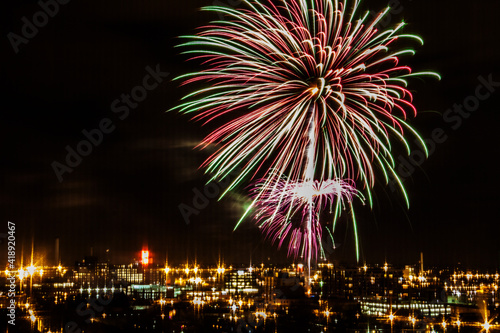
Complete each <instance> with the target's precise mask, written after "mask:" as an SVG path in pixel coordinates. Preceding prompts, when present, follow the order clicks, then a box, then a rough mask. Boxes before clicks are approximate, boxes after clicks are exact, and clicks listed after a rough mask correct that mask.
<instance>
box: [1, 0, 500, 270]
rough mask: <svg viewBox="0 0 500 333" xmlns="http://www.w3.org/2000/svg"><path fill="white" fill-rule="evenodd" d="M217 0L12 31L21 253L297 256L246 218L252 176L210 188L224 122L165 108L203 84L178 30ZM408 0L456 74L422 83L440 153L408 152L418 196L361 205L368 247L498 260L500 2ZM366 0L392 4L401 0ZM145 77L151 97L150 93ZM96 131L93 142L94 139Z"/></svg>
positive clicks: (76, 9) (15, 19)
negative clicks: (227, 191)
mask: <svg viewBox="0 0 500 333" xmlns="http://www.w3.org/2000/svg"><path fill="white" fill-rule="evenodd" d="M221 1H222V2H224V1H223V0H221ZM227 3H228V4H230V3H229V1H228V2H227ZM231 3H234V1H233V2H231ZM462 3H463V4H465V2H462ZM207 4H212V1H201V0H200V1H185V2H183V3H182V4H178V3H163V4H160V3H151V4H148V5H141V6H137V7H125V6H120V4H119V3H118V2H109V3H106V4H105V5H99V6H98V5H97V3H96V4H95V6H98V8H99V9H98V10H95V8H94V7H93V4H91V3H87V4H78V3H70V4H67V5H64V6H62V5H61V6H60V8H59V12H58V13H57V15H55V16H54V17H53V18H51V19H50V21H49V22H48V23H47V24H46V25H44V26H43V27H39V29H38V30H39V31H38V33H37V34H36V35H35V36H33V37H32V38H30V39H29V42H28V43H22V44H19V47H18V52H15V49H13V46H12V43H11V42H10V41H9V39H8V38H5V39H4V44H3V46H4V48H5V51H4V53H6V54H7V56H8V64H9V65H8V66H3V68H2V77H3V78H4V80H3V82H4V85H3V89H2V95H3V100H4V101H5V102H4V103H5V112H2V115H1V116H0V117H1V118H0V126H1V127H0V129H1V132H2V138H3V139H2V143H1V145H2V152H3V154H2V155H3V162H2V166H1V169H0V170H1V173H2V183H3V184H2V189H1V191H0V200H1V203H0V207H1V208H0V218H1V220H2V221H4V222H2V223H4V224H5V225H6V224H7V221H12V222H15V223H16V227H17V231H16V233H17V237H18V238H17V239H18V241H19V244H24V246H23V247H21V246H20V245H18V247H17V251H18V253H19V254H20V253H21V251H24V253H25V254H26V253H29V251H30V250H31V241H32V240H33V241H34V244H35V248H36V249H37V250H39V252H45V253H47V257H49V258H50V257H51V253H52V251H53V247H54V241H55V239H56V238H59V239H60V249H61V250H60V251H61V258H62V260H63V262H66V263H70V262H71V260H74V258H83V257H84V256H85V255H89V254H90V249H91V248H93V251H94V253H96V254H97V255H99V256H102V255H103V254H104V253H105V251H106V249H110V252H111V256H113V260H114V261H117V262H122V261H126V260H127V258H130V257H131V255H133V253H135V252H137V251H140V250H141V249H142V248H143V247H144V246H147V247H148V248H149V249H151V250H152V251H155V252H156V253H168V256H169V257H171V258H179V259H178V260H181V259H180V258H182V260H184V259H186V258H189V260H190V261H191V260H194V258H197V260H199V261H202V262H217V260H218V257H219V256H222V257H224V258H226V261H231V262H238V261H241V262H248V261H249V260H250V258H253V259H255V260H256V262H258V261H265V260H267V258H271V259H270V261H276V262H279V263H286V262H292V261H293V260H292V259H287V258H286V249H282V250H279V251H278V250H277V249H276V248H275V246H273V245H272V244H271V242H269V241H267V240H263V239H262V236H261V235H260V232H259V230H258V229H257V227H256V226H255V224H254V221H252V220H250V219H247V220H245V221H244V223H243V224H242V225H241V226H240V228H239V229H238V230H236V231H234V232H233V228H234V225H235V223H236V222H237V221H238V219H239V217H240V216H241V214H242V212H243V211H244V207H245V205H246V204H248V201H249V199H248V197H247V196H246V192H245V191H244V189H243V188H241V189H236V191H234V193H233V194H232V195H231V196H230V197H228V198H225V199H223V200H222V201H220V202H217V199H216V198H215V197H214V196H212V197H210V198H206V199H205V200H203V199H200V198H199V196H200V194H199V193H202V194H204V195H205V196H209V195H207V194H206V193H209V194H210V193H211V192H210V190H208V191H209V192H206V191H207V187H206V185H205V183H206V182H207V181H208V179H209V177H208V176H205V175H203V172H202V171H201V170H199V169H198V167H199V165H200V164H201V162H202V161H203V160H204V159H205V158H206V156H207V152H203V151H199V150H193V148H194V146H195V145H196V144H197V143H198V142H199V141H200V140H201V138H203V137H204V135H205V134H207V133H208V132H209V129H207V128H201V129H200V128H199V126H198V125H199V124H196V123H193V122H188V121H187V120H188V117H185V116H181V115H178V114H175V113H166V112H165V111H166V110H168V109H170V108H171V107H173V106H175V105H176V104H177V103H178V102H179V99H180V98H181V96H183V95H184V93H185V92H186V91H187V90H186V89H185V88H184V87H179V85H178V83H177V82H172V79H173V78H174V77H175V76H178V75H179V74H182V73H185V72H189V71H192V70H193V69H194V68H196V66H197V65H198V64H196V63H195V62H186V59H187V58H186V57H185V56H183V55H181V54H179V53H180V52H179V50H177V49H175V48H174V47H173V45H174V44H176V43H177V41H176V36H178V35H182V34H187V33H192V32H194V31H195V28H196V27H198V26H200V25H202V24H204V23H207V22H208V21H209V20H210V19H217V16H216V15H212V16H211V15H209V14H207V13H202V12H200V11H199V10H198V8H199V7H201V6H202V5H207ZM397 4H399V7H395V8H399V9H401V11H399V10H395V13H394V14H392V16H391V18H393V19H394V21H393V22H391V23H395V22H399V21H400V20H402V19H404V20H405V21H406V22H408V23H409V25H408V27H407V29H406V31H409V32H417V33H418V34H419V35H421V36H422V37H423V38H424V40H425V41H426V45H425V47H422V48H417V49H416V55H415V56H414V57H413V59H411V62H412V64H413V67H416V68H418V69H419V70H434V71H437V72H439V73H440V74H441V75H442V78H443V79H442V80H441V81H440V82H434V81H432V82H431V81H430V80H426V81H425V82H423V81H422V82H415V84H414V85H412V91H413V89H414V90H415V91H416V92H415V96H414V103H415V104H416V106H417V108H418V109H419V116H418V117H417V118H415V119H411V123H412V125H414V126H415V127H416V128H417V129H418V130H419V132H420V133H421V134H422V136H423V138H424V139H426V140H427V142H428V144H429V149H430V151H431V154H430V157H429V159H428V160H426V161H424V162H421V161H420V157H419V156H417V155H414V156H413V157H412V158H413V164H412V162H411V160H410V159H409V158H408V157H406V156H404V155H400V153H402V152H396V153H395V157H396V159H397V160H398V161H399V163H401V164H402V165H405V169H404V170H403V169H400V170H399V171H400V175H401V176H403V177H404V179H405V185H406V187H407V190H408V193H409V195H410V197H411V200H410V202H411V203H410V209H409V210H407V209H406V208H405V207H404V202H403V200H401V198H400V197H399V195H398V194H397V193H393V192H392V187H391V185H388V186H384V187H382V186H379V187H378V188H376V189H375V205H374V209H373V212H372V211H370V210H369V209H368V208H367V207H359V211H360V213H359V215H358V222H359V233H360V245H361V262H365V261H366V262H368V263H376V262H379V263H381V262H385V261H387V262H392V263H401V264H402V263H407V262H416V261H418V259H419V256H420V252H424V254H425V256H426V258H427V261H428V262H429V263H430V264H432V265H443V266H446V265H456V264H457V263H458V262H461V263H462V264H464V265H466V266H469V267H474V266H477V267H489V268H498V267H499V265H500V242H498V236H497V235H498V234H499V231H500V227H499V226H498V224H497V223H496V222H497V221H498V213H497V210H496V205H497V203H498V202H499V199H500V198H499V197H500V195H499V194H498V191H497V189H498V188H499V185H500V177H499V176H498V173H497V171H496V169H497V163H496V155H497V154H498V153H499V152H500V149H499V147H498V144H497V143H498V139H497V138H496V135H495V134H496V126H497V124H498V123H499V121H500V116H499V114H498V112H497V111H498V110H497V109H498V100H499V96H500V87H499V85H500V83H498V82H500V70H499V67H498V64H497V61H498V59H499V57H500V47H499V46H498V44H495V43H494V40H493V39H492V38H491V37H490V34H491V35H493V36H495V35H496V34H495V33H494V32H493V29H494V27H495V25H494V24H493V22H494V21H495V18H494V15H495V13H496V12H498V11H499V10H500V7H499V6H500V5H499V4H498V3H493V2H489V3H488V4H487V6H490V7H491V8H486V7H481V6H480V5H478V4H470V6H458V5H456V2H452V1H448V0H447V1H443V2H440V3H438V4H436V3H434V2H431V1H419V2H415V1H414V2H410V1H404V0H401V1H399V2H397ZM362 5H363V8H364V9H370V10H374V11H376V10H379V9H381V8H383V7H384V6H385V5H387V2H384V1H371V2H368V1H365V2H364V3H363V4H362ZM7 7H8V10H5V13H4V14H3V15H4V19H3V22H4V23H3V25H2V27H3V32H4V36H7V35H8V34H9V33H10V32H14V33H16V34H21V33H22V31H21V30H22V27H23V24H24V23H23V22H24V21H22V20H21V18H22V17H23V16H26V17H28V18H31V17H32V16H33V14H34V13H36V12H37V11H39V10H40V8H39V7H37V5H35V4H31V5H29V4H27V3H23V2H19V3H9V4H8V5H7ZM464 8H467V10H465V9H464ZM396 12H397V13H396ZM443 13H447V15H446V19H444V20H443V19H442V17H441V16H442V15H443ZM478 87H482V88H478ZM143 91H144V92H146V94H147V96H146V97H144V99H142V95H138V94H140V92H143ZM122 94H126V95H130V96H132V95H134V96H136V97H137V98H134V97H129V98H127V97H126V96H125V97H123V95H122ZM476 100H477V101H478V104H477V105H476V104H475V101H476ZM461 105H462V106H461ZM471 110H473V111H471ZM106 120H109V121H106ZM96 129H98V130H99V133H100V134H97V132H96V131H95V130H96ZM440 130H441V131H440ZM92 140H94V141H92ZM82 141H88V142H90V143H91V146H90V148H89V146H85V147H84V146H82V145H80V146H79V144H80V143H81V142H82ZM67 147H69V150H68V149H67ZM78 147H80V149H84V150H85V149H90V150H91V152H90V153H88V155H86V156H81V157H80V160H79V159H78V158H76V159H75V160H73V161H72V165H69V164H70V163H68V160H67V156H68V154H72V153H71V151H74V152H78ZM417 150H418V149H417ZM73 158H75V157H73ZM54 162H57V163H59V164H54ZM70 162H71V158H70ZM64 166H66V168H69V169H71V172H69V169H65V167H64ZM402 168H403V167H402ZM58 170H59V171H58ZM214 186H215V187H213V188H212V190H213V189H214V188H215V189H218V188H220V185H217V184H215V185H214ZM193 200H194V201H193ZM182 205H184V206H182ZM4 230H6V229H0V233H4V232H6V231H4ZM334 237H335V242H336V249H335V250H333V251H332V252H331V253H330V256H331V258H332V259H335V260H339V261H346V262H349V263H355V257H354V246H353V242H354V241H353V235H352V228H351V227H348V226H347V222H346V221H342V220H341V221H340V223H339V228H338V230H337V233H336V235H335V236H334ZM2 244H4V243H2ZM2 246H3V245H2ZM153 249H154V250H153ZM5 258H6V254H5V251H4V252H2V253H0V259H1V260H5Z"/></svg>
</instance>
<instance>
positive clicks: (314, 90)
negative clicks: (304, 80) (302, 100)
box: [311, 87, 319, 95]
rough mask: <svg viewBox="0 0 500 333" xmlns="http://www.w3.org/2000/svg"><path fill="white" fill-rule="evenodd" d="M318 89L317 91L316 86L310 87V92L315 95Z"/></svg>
mask: <svg viewBox="0 0 500 333" xmlns="http://www.w3.org/2000/svg"><path fill="white" fill-rule="evenodd" d="M318 91H319V89H318V87H314V88H312V89H311V93H312V94H313V95H316V93H317V92H318Z"/></svg>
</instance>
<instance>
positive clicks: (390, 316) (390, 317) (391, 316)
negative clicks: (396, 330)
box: [389, 313, 394, 321]
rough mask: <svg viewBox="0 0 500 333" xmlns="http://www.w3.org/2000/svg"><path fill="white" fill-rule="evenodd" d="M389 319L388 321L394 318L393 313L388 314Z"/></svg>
mask: <svg viewBox="0 0 500 333" xmlns="http://www.w3.org/2000/svg"><path fill="white" fill-rule="evenodd" d="M389 320H390V321H393V320H394V315H393V314H392V313H391V314H390V315H389Z"/></svg>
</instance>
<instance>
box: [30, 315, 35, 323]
mask: <svg viewBox="0 0 500 333" xmlns="http://www.w3.org/2000/svg"><path fill="white" fill-rule="evenodd" d="M30 319H31V322H33V323H34V322H35V321H36V317H35V316H34V315H31V316H30Z"/></svg>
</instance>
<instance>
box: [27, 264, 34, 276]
mask: <svg viewBox="0 0 500 333" xmlns="http://www.w3.org/2000/svg"><path fill="white" fill-rule="evenodd" d="M26 270H27V271H28V273H29V274H30V276H33V274H35V271H36V268H35V266H33V264H31V265H30V266H28V267H27V268H26Z"/></svg>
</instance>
